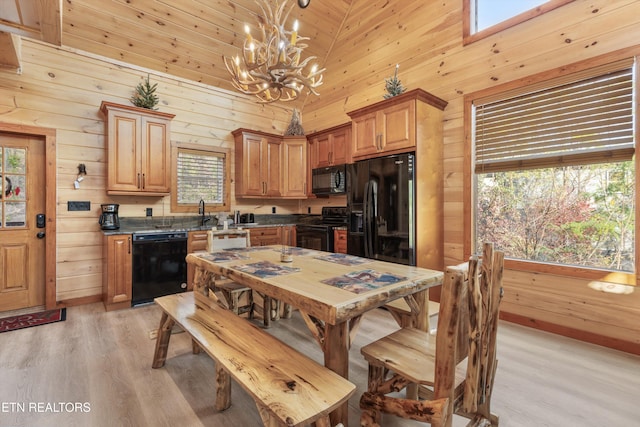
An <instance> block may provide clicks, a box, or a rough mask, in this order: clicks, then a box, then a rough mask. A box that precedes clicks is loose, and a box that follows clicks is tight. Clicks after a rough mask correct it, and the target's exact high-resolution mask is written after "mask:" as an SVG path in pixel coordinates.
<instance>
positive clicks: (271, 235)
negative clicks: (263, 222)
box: [249, 225, 296, 246]
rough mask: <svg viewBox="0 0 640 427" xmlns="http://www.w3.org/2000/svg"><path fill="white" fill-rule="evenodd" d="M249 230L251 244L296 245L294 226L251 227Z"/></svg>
mask: <svg viewBox="0 0 640 427" xmlns="http://www.w3.org/2000/svg"><path fill="white" fill-rule="evenodd" d="M249 230H250V232H249V233H250V239H251V246H268V245H282V244H285V243H287V244H288V245H289V246H295V245H296V227H295V226H288V225H287V226H275V227H252V228H250V229H249Z"/></svg>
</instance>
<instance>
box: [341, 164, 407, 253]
mask: <svg viewBox="0 0 640 427" xmlns="http://www.w3.org/2000/svg"><path fill="white" fill-rule="evenodd" d="M347 207H348V213H349V225H348V231H347V253H349V254H351V255H357V256H362V257H366V258H373V259H377V260H380V261H389V262H395V263H399V264H407V265H416V249H415V179H414V155H413V154H400V155H394V156H387V157H379V158H375V159H369V160H362V161H359V162H355V163H353V164H350V165H347Z"/></svg>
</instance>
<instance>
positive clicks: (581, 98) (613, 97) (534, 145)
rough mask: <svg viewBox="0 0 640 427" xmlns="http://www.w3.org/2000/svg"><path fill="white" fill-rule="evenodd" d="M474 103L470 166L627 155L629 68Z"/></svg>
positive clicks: (512, 166) (514, 166)
mask: <svg viewBox="0 0 640 427" xmlns="http://www.w3.org/2000/svg"><path fill="white" fill-rule="evenodd" d="M620 65H622V66H624V67H623V68H622V69H618V70H611V71H608V72H606V73H605V74H602V75H597V76H593V77H590V78H587V79H582V80H578V81H573V82H570V83H564V84H561V85H559V86H554V87H549V88H545V89H539V90H536V91H534V92H529V93H524V94H521V95H518V96H514V97H509V98H506V99H500V100H495V101H490V102H482V101H480V102H479V103H474V105H475V160H476V162H475V165H476V172H492V171H505V170H521V169H530V168H540V167H553V166H562V165H575V164H588V163H602V162H604V161H618V160H628V159H630V158H631V157H632V156H633V153H634V139H633V68H632V63H631V62H630V61H629V63H627V64H620Z"/></svg>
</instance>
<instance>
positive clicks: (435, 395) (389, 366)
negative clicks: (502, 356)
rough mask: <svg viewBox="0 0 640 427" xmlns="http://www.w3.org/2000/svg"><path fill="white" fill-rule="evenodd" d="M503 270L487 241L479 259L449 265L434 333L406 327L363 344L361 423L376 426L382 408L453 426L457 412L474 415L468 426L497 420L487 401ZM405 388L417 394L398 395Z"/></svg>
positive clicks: (499, 255) (494, 362) (498, 254)
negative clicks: (364, 375) (364, 372)
mask: <svg viewBox="0 0 640 427" xmlns="http://www.w3.org/2000/svg"><path fill="white" fill-rule="evenodd" d="M503 270H504V253H502V252H500V251H494V248H493V244H491V243H486V244H485V245H484V247H483V254H482V263H480V262H479V260H478V257H477V256H472V257H471V259H470V260H469V262H468V263H465V264H461V265H459V266H451V267H448V268H447V271H446V274H445V277H444V283H443V286H442V295H441V301H440V313H439V316H438V328H437V334H436V336H435V338H434V337H433V336H432V335H430V334H429V333H428V332H425V331H423V330H420V329H415V328H402V329H400V330H398V331H396V332H394V333H392V334H390V335H388V336H386V337H384V338H381V339H379V340H377V341H375V342H373V343H371V344H369V345H367V346H365V347H363V348H362V350H361V352H362V354H363V355H364V357H365V359H366V360H367V362H368V363H369V379H368V390H367V391H366V392H365V393H364V394H363V395H362V397H361V399H360V408H361V409H362V415H361V425H362V426H379V425H380V421H381V415H382V413H388V414H392V415H395V416H398V417H402V418H408V419H413V420H417V421H422V422H426V423H430V424H431V425H432V426H437V427H440V426H447V427H450V426H451V425H452V419H453V414H454V413H455V414H458V415H462V416H464V417H466V418H470V419H471V421H470V422H469V423H468V424H467V426H497V425H498V417H497V416H496V415H494V414H492V413H491V408H490V403H491V394H492V391H493V383H494V377H495V373H496V368H497V359H496V333H497V327H498V314H499V306H500V300H501V298H502V275H503ZM413 384H418V385H419V387H418V388H411V387H408V386H410V385H413ZM404 388H408V389H409V390H418V391H417V394H418V395H417V396H416V395H415V393H412V392H411V391H410V392H409V393H405V395H404V396H403V395H402V393H398V392H400V391H401V390H402V389H404ZM389 394H393V395H389Z"/></svg>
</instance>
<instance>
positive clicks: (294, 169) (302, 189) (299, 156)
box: [281, 136, 309, 199]
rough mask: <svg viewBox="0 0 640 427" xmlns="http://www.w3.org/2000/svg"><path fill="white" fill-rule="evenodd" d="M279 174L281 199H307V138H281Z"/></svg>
mask: <svg viewBox="0 0 640 427" xmlns="http://www.w3.org/2000/svg"><path fill="white" fill-rule="evenodd" d="M281 174H282V197H283V198H287V199H306V198H307V191H308V187H309V185H308V184H307V183H308V181H307V138H305V137H304V136H303V137H299V136H285V137H283V139H282V168H281Z"/></svg>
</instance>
